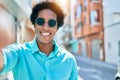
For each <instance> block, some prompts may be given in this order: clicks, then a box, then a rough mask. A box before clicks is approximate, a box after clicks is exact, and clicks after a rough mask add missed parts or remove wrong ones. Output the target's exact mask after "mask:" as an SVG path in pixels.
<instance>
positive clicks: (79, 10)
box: [76, 5, 82, 17]
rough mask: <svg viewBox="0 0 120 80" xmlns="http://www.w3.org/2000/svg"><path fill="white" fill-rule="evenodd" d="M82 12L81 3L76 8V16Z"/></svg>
mask: <svg viewBox="0 0 120 80" xmlns="http://www.w3.org/2000/svg"><path fill="white" fill-rule="evenodd" d="M81 12H82V7H81V5H79V6H78V7H77V9H76V17H80V15H81Z"/></svg>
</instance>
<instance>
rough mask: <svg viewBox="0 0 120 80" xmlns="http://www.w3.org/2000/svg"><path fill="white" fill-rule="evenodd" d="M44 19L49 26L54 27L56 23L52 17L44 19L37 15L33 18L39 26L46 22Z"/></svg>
mask: <svg viewBox="0 0 120 80" xmlns="http://www.w3.org/2000/svg"><path fill="white" fill-rule="evenodd" d="M46 21H47V23H48V25H49V26H50V27H55V26H56V24H57V21H56V20H54V19H50V20H45V19H44V18H41V17H38V18H36V20H35V22H36V23H37V24H38V25H39V26H43V25H44V24H45V23H46Z"/></svg>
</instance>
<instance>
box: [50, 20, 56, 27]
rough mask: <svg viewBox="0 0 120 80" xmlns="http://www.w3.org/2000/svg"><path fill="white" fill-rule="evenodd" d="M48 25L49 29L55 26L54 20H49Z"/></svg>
mask: <svg viewBox="0 0 120 80" xmlns="http://www.w3.org/2000/svg"><path fill="white" fill-rule="evenodd" d="M48 24H49V26H50V27H54V26H55V25H56V20H53V19H51V20H49V22H48Z"/></svg>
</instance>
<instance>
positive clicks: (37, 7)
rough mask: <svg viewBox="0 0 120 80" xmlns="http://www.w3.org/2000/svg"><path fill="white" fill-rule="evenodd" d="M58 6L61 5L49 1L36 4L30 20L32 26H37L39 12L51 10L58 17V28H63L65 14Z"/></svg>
mask: <svg viewBox="0 0 120 80" xmlns="http://www.w3.org/2000/svg"><path fill="white" fill-rule="evenodd" d="M58 4H59V3H56V2H49V1H44V2H40V3H38V4H36V5H35V6H34V7H33V9H32V13H31V16H30V20H31V22H32V24H35V19H36V18H37V17H38V13H39V11H41V10H43V9H50V10H52V11H53V12H55V13H56V15H57V26H58V28H59V27H61V26H62V25H63V24H64V18H65V13H64V10H63V9H62V8H61V6H60V5H58Z"/></svg>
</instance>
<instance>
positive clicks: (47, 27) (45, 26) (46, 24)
mask: <svg viewBox="0 0 120 80" xmlns="http://www.w3.org/2000/svg"><path fill="white" fill-rule="evenodd" d="M43 27H44V29H49V25H48V22H47V21H46V22H45V23H44V25H43Z"/></svg>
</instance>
